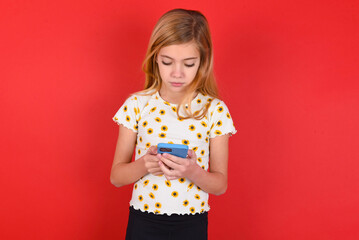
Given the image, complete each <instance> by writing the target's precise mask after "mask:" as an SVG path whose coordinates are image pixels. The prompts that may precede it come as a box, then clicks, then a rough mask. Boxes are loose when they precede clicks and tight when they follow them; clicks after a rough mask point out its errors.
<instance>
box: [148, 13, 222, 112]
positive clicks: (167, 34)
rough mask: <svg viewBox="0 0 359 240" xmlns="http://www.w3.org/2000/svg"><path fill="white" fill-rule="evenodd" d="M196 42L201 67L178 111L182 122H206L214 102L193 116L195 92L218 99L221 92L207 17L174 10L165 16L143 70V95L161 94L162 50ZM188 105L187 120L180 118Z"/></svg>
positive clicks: (154, 30)
mask: <svg viewBox="0 0 359 240" xmlns="http://www.w3.org/2000/svg"><path fill="white" fill-rule="evenodd" d="M189 42H193V43H194V44H195V45H196V46H197V49H198V51H199V53H200V66H199V68H198V70H197V74H196V76H195V78H194V79H193V81H192V82H191V84H190V85H189V87H188V90H187V92H186V94H185V95H184V97H183V99H182V101H181V103H180V104H179V105H178V108H177V115H178V117H179V118H182V119H187V118H194V119H202V118H203V117H204V116H205V115H206V114H207V111H208V108H209V106H210V103H211V101H208V103H207V104H205V106H204V107H203V108H202V109H201V110H200V111H196V112H194V113H192V111H191V104H190V103H191V101H192V97H193V94H194V93H195V92H198V93H202V94H203V95H208V96H210V97H213V98H218V97H219V95H218V89H217V85H216V81H215V78H214V74H213V51H212V40H211V34H210V31H209V26H208V22H207V19H206V18H205V16H204V15H203V14H202V13H200V12H199V11H194V10H185V9H173V10H170V11H168V12H167V13H165V14H164V15H163V16H162V17H161V18H160V19H159V20H158V22H157V24H156V25H155V27H154V29H153V32H152V35H151V38H150V41H149V44H148V49H147V53H146V57H145V60H144V61H143V65H142V69H143V71H144V72H145V74H146V81H145V89H144V90H143V91H142V92H148V91H150V92H152V91H151V90H157V91H159V90H160V88H161V82H162V80H161V76H160V73H159V69H158V65H157V63H156V58H157V54H158V52H159V51H160V49H161V48H162V47H165V46H169V45H174V44H184V43H189ZM184 104H187V105H188V108H185V109H184V112H185V114H186V116H180V115H179V111H180V107H181V106H183V105H184Z"/></svg>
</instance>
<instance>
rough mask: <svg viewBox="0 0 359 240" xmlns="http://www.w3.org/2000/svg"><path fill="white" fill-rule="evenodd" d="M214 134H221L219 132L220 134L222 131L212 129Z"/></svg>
mask: <svg viewBox="0 0 359 240" xmlns="http://www.w3.org/2000/svg"><path fill="white" fill-rule="evenodd" d="M214 134H216V135H221V134H222V132H221V131H219V130H216V131H214Z"/></svg>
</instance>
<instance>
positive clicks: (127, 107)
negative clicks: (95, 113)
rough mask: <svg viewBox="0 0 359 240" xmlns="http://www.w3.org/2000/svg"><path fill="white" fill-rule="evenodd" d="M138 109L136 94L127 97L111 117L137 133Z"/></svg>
mask: <svg viewBox="0 0 359 240" xmlns="http://www.w3.org/2000/svg"><path fill="white" fill-rule="evenodd" d="M139 114H140V110H139V107H138V99H137V97H136V96H131V97H129V98H128V99H127V100H126V101H125V103H124V104H123V105H122V106H121V107H120V109H119V110H118V111H117V112H116V114H115V116H114V117H113V118H112V120H113V121H115V122H116V123H117V124H118V125H120V124H122V125H123V126H125V127H126V128H128V129H131V130H132V131H134V132H136V133H137V130H138V125H137V124H138V118H139Z"/></svg>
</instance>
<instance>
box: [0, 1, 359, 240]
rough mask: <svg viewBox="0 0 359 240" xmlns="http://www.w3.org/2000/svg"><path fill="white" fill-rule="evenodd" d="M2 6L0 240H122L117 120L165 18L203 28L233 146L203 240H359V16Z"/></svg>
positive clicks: (117, 4) (146, 5) (241, 9)
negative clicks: (115, 170) (183, 16)
mask: <svg viewBox="0 0 359 240" xmlns="http://www.w3.org/2000/svg"><path fill="white" fill-rule="evenodd" d="M176 2H177V4H175V3H172V2H170V1H163V0H158V1H139V2H137V3H133V1H99V0H98V1H82V0H81V1H10V0H8V1H1V3H0V34H1V37H0V65H1V67H0V89H1V94H0V109H1V117H0V131H1V136H0V150H1V156H0V159H1V166H0V184H1V186H0V187H1V199H0V213H1V220H0V239H86V240H87V239H123V237H124V231H125V227H126V223H127V216H128V201H129V199H130V190H131V186H127V187H123V188H119V189H118V188H115V187H114V186H112V185H111V183H110V180H109V176H110V170H111V164H112V160H113V155H114V150H115V144H116V139H117V133H118V126H117V125H116V124H115V123H114V122H113V121H112V120H111V118H112V117H113V115H114V114H115V112H116V111H117V109H118V108H119V107H120V105H121V104H122V102H123V101H124V99H125V98H126V97H127V96H128V95H129V94H130V93H131V92H134V91H137V90H140V89H141V88H142V86H143V83H144V75H143V73H142V72H141V69H140V67H141V63H142V60H143V58H144V55H145V51H146V47H147V43H148V39H149V35H150V33H151V31H152V28H153V26H154V24H155V22H156V21H157V19H158V18H159V17H160V15H162V14H163V13H164V12H166V11H167V10H169V9H171V8H175V7H183V8H191V9H199V10H201V11H202V12H203V13H204V14H205V15H206V16H207V17H208V20H209V22H210V26H211V31H212V34H213V42H214V52H215V73H216V76H217V79H218V84H219V86H220V89H221V93H222V96H223V100H224V101H225V102H226V103H227V105H228V106H229V108H230V110H231V113H232V115H233V118H234V120H235V124H236V126H237V128H238V130H239V131H238V133H237V134H236V135H235V136H233V137H232V138H231V141H230V150H231V152H230V166H229V167H230V170H229V174H230V179H229V189H228V191H227V193H226V194H225V195H222V196H219V197H216V196H211V201H210V204H211V207H212V210H211V211H210V225H209V234H210V239H246V240H272V239H273V240H282V239H283V240H287V239H294V240H297V239H298V240H299V239H300V240H312V239H326V240H328V239H341V240H342V239H359V233H358V231H357V229H358V227H359V226H358V225H359V223H358V216H359V207H358V206H359V192H358V189H359V164H358V160H359V154H358V146H359V141H358V136H359V128H358V122H359V113H358V109H359V107H358V103H359V101H358V100H359V97H358V90H359V84H358V80H359V68H358V66H359V57H358V56H359V47H358V43H359V34H358V29H359V17H358V16H359V4H358V1H355V0H352V1H350V0H347V1H339V0H338V1H329V0H326V1H309V0H305V1H294V0H289V1H288V0H278V1H259V0H252V1H217V3H213V2H211V1H209V2H207V1H205V0H202V1H187V0H184V1H180V3H179V2H178V1H176Z"/></svg>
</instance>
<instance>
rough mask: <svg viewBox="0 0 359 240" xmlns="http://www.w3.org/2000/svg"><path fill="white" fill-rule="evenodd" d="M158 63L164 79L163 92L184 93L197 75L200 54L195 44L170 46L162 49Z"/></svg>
mask: <svg viewBox="0 0 359 240" xmlns="http://www.w3.org/2000/svg"><path fill="white" fill-rule="evenodd" d="M156 62H157V64H158V68H159V72H160V76H161V79H162V85H161V91H165V92H167V93H181V92H183V93H184V92H185V90H186V88H187V87H188V85H189V84H190V83H191V82H192V81H193V79H194V77H195V76H196V74H197V70H198V67H199V64H200V54H199V52H198V50H197V48H196V44H195V43H185V44H178V45H170V46H166V47H163V48H161V49H160V51H159V52H158V55H157V59H156Z"/></svg>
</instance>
